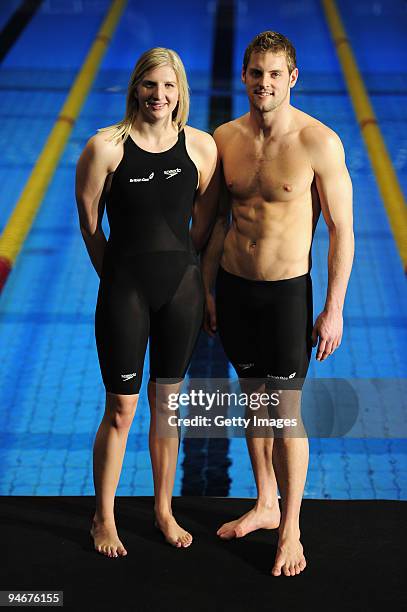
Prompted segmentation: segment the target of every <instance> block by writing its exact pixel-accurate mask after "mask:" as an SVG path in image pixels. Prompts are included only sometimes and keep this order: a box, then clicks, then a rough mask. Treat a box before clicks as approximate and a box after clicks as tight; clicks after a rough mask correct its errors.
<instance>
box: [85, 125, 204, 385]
mask: <svg viewBox="0 0 407 612" xmlns="http://www.w3.org/2000/svg"><path fill="white" fill-rule="evenodd" d="M123 147H124V154H123V158H122V160H121V161H120V163H119V165H118V167H117V168H116V170H115V172H114V175H113V179H112V182H111V187H110V192H109V195H108V198H107V202H106V212H107V217H108V220H109V226H110V236H109V240H108V242H107V245H106V250H105V254H104V259H103V266H102V274H101V278H100V284H99V292H98V299H97V305H96V312H95V337H96V345H97V350H98V356H99V363H100V368H101V373H102V378H103V382H104V385H105V387H106V390H107V391H110V392H112V393H121V394H126V395H128V394H133V393H138V392H139V390H140V386H141V379H142V373H143V363H144V356H145V351H146V346H147V341H148V339H149V338H150V379H151V380H156V379H157V378H166V379H173V381H175V380H181V379H182V378H183V377H184V375H185V372H186V370H187V367H188V365H189V362H190V359H191V355H192V351H193V349H194V346H195V343H196V341H197V338H198V334H199V330H200V326H201V323H202V317H203V304H204V297H203V287H202V280H201V275H200V271H199V266H198V261H197V257H196V254H195V251H194V248H193V245H192V242H191V238H190V235H189V222H190V219H191V213H192V206H193V201H194V197H195V191H196V186H197V183H198V172H197V169H196V166H195V164H194V163H193V162H192V160H191V158H190V157H189V155H188V152H187V150H186V146H185V133H184V131H183V130H182V131H181V132H180V133H179V136H178V141H177V143H176V144H175V145H174V146H173V147H172V148H171V149H169V150H167V151H163V152H161V153H150V152H148V151H144V150H143V149H141V148H140V147H138V146H137V145H136V143H135V142H134V141H133V140H132V139H131V137H130V136H129V137H128V138H127V139H126V141H125V142H124V145H123Z"/></svg>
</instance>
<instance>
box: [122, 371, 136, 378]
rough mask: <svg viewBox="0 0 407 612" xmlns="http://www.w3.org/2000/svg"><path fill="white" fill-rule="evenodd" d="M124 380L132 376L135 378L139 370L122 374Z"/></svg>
mask: <svg viewBox="0 0 407 612" xmlns="http://www.w3.org/2000/svg"><path fill="white" fill-rule="evenodd" d="M120 376H121V377H122V379H123V380H130V378H134V377H135V376H137V372H131V373H130V374H120Z"/></svg>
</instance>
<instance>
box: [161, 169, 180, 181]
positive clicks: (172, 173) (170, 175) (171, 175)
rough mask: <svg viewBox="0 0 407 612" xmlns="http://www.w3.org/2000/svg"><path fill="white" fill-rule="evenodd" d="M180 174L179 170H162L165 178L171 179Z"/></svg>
mask: <svg viewBox="0 0 407 612" xmlns="http://www.w3.org/2000/svg"><path fill="white" fill-rule="evenodd" d="M180 172H181V168H174V170H164V174H167V176H166V177H165V178H167V179H170V178H171V177H173V176H175V175H176V174H179V173H180Z"/></svg>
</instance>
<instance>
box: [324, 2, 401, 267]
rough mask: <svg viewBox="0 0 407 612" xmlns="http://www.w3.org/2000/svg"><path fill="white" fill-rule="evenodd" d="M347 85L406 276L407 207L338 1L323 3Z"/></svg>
mask: <svg viewBox="0 0 407 612" xmlns="http://www.w3.org/2000/svg"><path fill="white" fill-rule="evenodd" d="M321 1H322V5H323V8H324V10H325V16H326V19H327V22H328V25H329V28H330V31H331V36H332V38H333V41H334V44H335V48H336V52H337V54H338V57H339V61H340V64H341V66H342V70H343V73H344V76H345V81H346V85H347V88H348V91H349V94H350V97H351V100H352V104H353V108H354V111H355V113H356V117H357V120H358V124H359V127H360V130H361V132H362V136H363V138H364V141H365V144H366V147H367V151H368V154H369V158H370V162H371V164H372V167H373V171H374V173H375V176H376V180H377V184H378V187H379V191H380V194H381V196H382V199H383V203H384V207H385V209H386V212H387V216H388V219H389V222H390V227H391V230H392V232H393V236H394V239H395V242H396V245H397V248H398V251H399V254H400V257H401V260H402V263H403V267H404V272H405V273H407V206H406V201H405V198H404V195H403V191H402V189H401V187H400V183H399V180H398V178H397V174H396V172H395V170H394V167H393V164H392V162H391V159H390V155H389V153H388V151H387V147H386V145H385V142H384V138H383V136H382V133H381V131H380V127H379V124H378V121H377V119H376V116H375V113H374V110H373V107H372V104H371V102H370V99H369V94H368V93H367V89H366V87H365V85H364V82H363V79H362V76H361V74H360V72H359V68H358V66H357V63H356V59H355V56H354V54H353V52H352V48H351V45H350V42H349V39H348V37H347V35H346V31H345V28H344V26H343V23H342V21H341V18H340V15H339V11H338V9H337V7H336V3H335V0H321Z"/></svg>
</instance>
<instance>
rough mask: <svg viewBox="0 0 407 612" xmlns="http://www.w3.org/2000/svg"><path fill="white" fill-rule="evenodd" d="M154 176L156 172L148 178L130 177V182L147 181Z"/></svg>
mask: <svg viewBox="0 0 407 612" xmlns="http://www.w3.org/2000/svg"><path fill="white" fill-rule="evenodd" d="M152 178H154V172H152V173H151V174H150V176H149V177H147V178H131V179H129V183H145V182H146V181H151V179H152Z"/></svg>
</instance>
